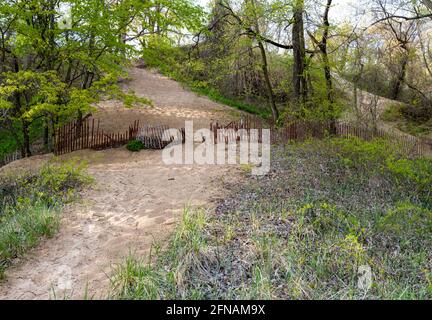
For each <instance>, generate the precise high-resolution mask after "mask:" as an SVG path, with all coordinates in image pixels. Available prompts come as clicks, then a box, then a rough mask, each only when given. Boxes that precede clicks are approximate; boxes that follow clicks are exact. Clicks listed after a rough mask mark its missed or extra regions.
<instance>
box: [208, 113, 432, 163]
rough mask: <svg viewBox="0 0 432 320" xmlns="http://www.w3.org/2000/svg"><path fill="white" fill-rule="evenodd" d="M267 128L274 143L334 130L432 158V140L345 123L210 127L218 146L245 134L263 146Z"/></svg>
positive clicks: (255, 122) (244, 122) (246, 122)
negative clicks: (379, 140)
mask: <svg viewBox="0 0 432 320" xmlns="http://www.w3.org/2000/svg"><path fill="white" fill-rule="evenodd" d="M221 129H224V130H221ZM230 129H232V130H230ZM252 129H255V132H253V131H251V130H252ZM263 129H270V139H271V143H272V144H285V143H288V142H290V141H304V140H306V139H309V138H317V139H323V138H325V137H328V136H329V135H330V133H331V132H332V131H335V132H334V133H335V134H336V135H337V136H342V137H348V136H353V137H358V138H360V139H363V140H367V141H370V140H372V139H375V138H383V139H388V140H391V141H394V142H395V143H398V144H399V145H400V146H401V148H403V149H404V150H405V151H406V152H408V153H410V154H415V155H432V140H430V139H424V138H417V137H412V136H408V135H402V134H396V133H389V132H386V131H384V130H382V129H377V130H372V129H370V128H365V127H359V126H356V125H353V124H349V123H342V122H336V123H334V124H333V128H332V124H331V122H329V121H327V122H326V121H293V122H291V123H289V124H287V125H285V126H283V127H280V128H278V127H275V126H273V125H272V124H271V123H268V122H265V121H262V120H260V119H257V118H245V119H241V120H239V121H234V122H231V123H229V124H228V125H221V124H219V123H218V122H212V123H211V124H210V130H211V131H212V132H213V139H214V142H215V143H227V142H228V141H240V140H241V139H243V137H242V133H243V134H244V135H245V136H246V138H247V139H248V140H249V141H254V142H259V143H261V142H262V130H263ZM332 129H333V130H332ZM239 130H240V131H239ZM239 132H240V134H239ZM252 133H255V134H252Z"/></svg>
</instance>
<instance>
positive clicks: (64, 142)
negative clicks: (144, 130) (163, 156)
mask: <svg viewBox="0 0 432 320" xmlns="http://www.w3.org/2000/svg"><path fill="white" fill-rule="evenodd" d="M138 133H139V121H138V120H137V121H134V123H133V124H132V125H131V126H129V128H128V130H125V131H123V132H117V133H106V132H105V131H103V130H101V129H100V121H99V120H96V119H93V118H87V119H84V120H82V121H72V122H70V123H68V124H65V125H64V126H62V127H60V128H58V129H57V130H56V132H55V139H54V154H55V155H62V154H66V153H70V152H73V151H77V150H83V149H94V150H103V149H109V148H116V147H119V146H122V145H124V144H126V143H128V142H129V141H131V140H134V139H136V137H137V135H138Z"/></svg>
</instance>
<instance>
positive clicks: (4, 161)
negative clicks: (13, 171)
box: [0, 150, 22, 168]
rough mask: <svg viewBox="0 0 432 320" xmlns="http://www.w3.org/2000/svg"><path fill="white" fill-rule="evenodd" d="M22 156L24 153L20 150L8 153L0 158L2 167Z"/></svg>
mask: <svg viewBox="0 0 432 320" xmlns="http://www.w3.org/2000/svg"><path fill="white" fill-rule="evenodd" d="M21 158H22V154H21V152H20V151H19V150H17V151H15V152H13V153H10V154H7V155H6V156H4V157H3V158H2V159H0V168H1V167H4V166H5V165H8V164H9V163H11V162H14V161H17V160H19V159H21Z"/></svg>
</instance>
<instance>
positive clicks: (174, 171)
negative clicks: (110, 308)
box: [0, 69, 237, 299]
mask: <svg viewBox="0 0 432 320" xmlns="http://www.w3.org/2000/svg"><path fill="white" fill-rule="evenodd" d="M131 76H132V81H131V82H130V83H128V84H127V86H128V87H129V88H131V89H133V90H135V92H136V93H137V94H138V95H142V96H145V97H149V98H151V99H152V100H153V101H154V103H155V107H154V108H151V109H148V108H147V109H146V108H144V109H125V108H122V107H121V106H120V105H119V104H118V103H116V102H107V103H103V104H102V106H101V111H100V113H98V114H97V115H96V117H100V118H101V119H102V122H101V123H102V124H103V125H104V126H106V129H112V130H118V129H119V128H126V127H127V126H128V125H129V123H130V122H131V121H133V120H135V119H136V118H137V117H138V118H140V120H141V121H142V122H143V123H149V124H155V123H157V124H160V123H163V124H167V125H171V126H174V127H179V126H183V123H184V120H195V125H196V127H198V126H202V127H208V124H209V122H210V120H211V119H221V118H223V117H227V118H229V117H233V116H236V115H235V112H233V111H232V109H229V108H227V107H224V106H221V105H219V104H216V103H213V102H211V101H209V100H208V99H206V98H203V97H198V96H196V95H195V94H193V93H190V92H188V91H186V90H184V89H182V88H181V86H180V85H179V84H177V83H176V82H174V81H171V80H169V79H167V78H165V77H163V76H160V75H158V74H156V73H154V72H151V71H148V70H141V69H133V70H132V72H131ZM70 157H79V158H81V159H86V160H88V161H89V172H90V173H91V174H92V175H93V176H94V178H95V181H96V183H95V185H94V187H92V188H91V189H90V190H88V191H86V192H85V193H84V194H83V200H82V203H80V204H75V205H73V206H71V207H68V208H66V209H65V210H64V213H63V216H64V218H63V222H62V227H61V230H60V232H59V233H58V234H57V235H56V236H55V237H54V238H53V239H48V240H45V241H44V242H43V243H42V244H41V245H40V246H38V248H36V249H34V250H33V251H32V252H30V253H29V254H28V255H26V256H25V258H23V259H21V260H17V261H16V263H15V264H14V266H12V267H11V268H9V269H8V271H7V273H6V280H5V281H4V282H2V283H1V284H0V299H49V298H64V297H67V298H73V299H80V298H83V297H84V296H85V294H86V292H87V295H88V296H89V297H93V298H104V297H106V294H107V290H108V286H109V280H108V276H107V273H109V272H110V270H111V266H112V264H115V263H117V262H120V261H122V258H123V257H125V256H126V255H127V254H128V252H129V251H134V252H136V253H137V254H138V255H145V254H146V253H147V252H148V251H149V249H150V246H151V245H152V243H153V242H154V241H155V240H156V241H163V240H166V239H167V237H168V236H169V235H170V233H171V231H172V230H173V228H174V227H175V223H176V221H178V219H179V217H181V213H182V212H183V209H184V208H185V206H192V207H195V206H203V205H206V206H208V205H209V204H210V203H211V200H212V199H213V198H214V197H218V196H220V195H221V192H222V184H223V179H224V177H226V176H228V175H229V174H228V173H230V175H231V173H232V172H233V171H235V170H237V169H236V168H233V167H223V166H212V167H205V166H166V165H164V164H163V163H162V159H161V151H143V152H140V153H137V154H132V153H130V152H128V151H126V150H125V149H115V150H106V151H101V152H93V151H79V152H75V153H73V154H70V155H67V156H65V158H70ZM48 159H49V156H44V157H38V158H37V159H35V160H34V161H35V163H38V164H40V163H43V162H45V161H47V160H48ZM23 165H25V166H28V165H30V166H31V165H32V160H31V159H26V160H23V162H20V161H18V162H16V163H13V164H11V165H10V167H11V168H13V167H14V166H15V167H19V166H23Z"/></svg>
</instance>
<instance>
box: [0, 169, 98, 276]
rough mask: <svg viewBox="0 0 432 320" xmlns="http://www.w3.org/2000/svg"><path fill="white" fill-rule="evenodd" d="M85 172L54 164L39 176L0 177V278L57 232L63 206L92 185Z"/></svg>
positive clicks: (29, 174) (38, 173) (26, 174)
mask: <svg viewBox="0 0 432 320" xmlns="http://www.w3.org/2000/svg"><path fill="white" fill-rule="evenodd" d="M84 170H85V164H77V163H76V162H73V161H72V162H66V163H54V162H53V163H49V164H47V165H45V166H43V167H42V168H41V169H40V170H39V171H38V172H36V173H29V172H28V173H23V174H20V175H16V174H12V175H5V174H2V175H1V176H0V278H2V277H3V276H4V272H5V270H6V269H7V267H8V266H10V264H11V263H12V261H13V260H14V259H15V258H17V257H20V256H22V255H23V254H24V253H25V252H26V251H28V250H29V249H30V248H32V247H34V246H36V245H37V244H38V243H39V241H40V239H41V238H42V237H48V238H49V237H52V236H53V235H54V234H55V233H56V232H57V230H58V227H59V224H60V218H61V217H60V212H61V208H62V206H63V205H64V204H65V203H69V202H71V201H73V200H75V199H76V197H77V191H78V190H79V189H80V188H81V187H82V186H84V185H86V184H88V183H90V182H91V178H90V177H89V176H88V175H87V174H86V173H85V172H84Z"/></svg>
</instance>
